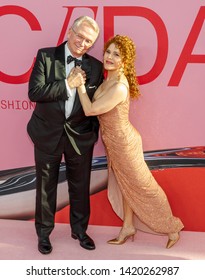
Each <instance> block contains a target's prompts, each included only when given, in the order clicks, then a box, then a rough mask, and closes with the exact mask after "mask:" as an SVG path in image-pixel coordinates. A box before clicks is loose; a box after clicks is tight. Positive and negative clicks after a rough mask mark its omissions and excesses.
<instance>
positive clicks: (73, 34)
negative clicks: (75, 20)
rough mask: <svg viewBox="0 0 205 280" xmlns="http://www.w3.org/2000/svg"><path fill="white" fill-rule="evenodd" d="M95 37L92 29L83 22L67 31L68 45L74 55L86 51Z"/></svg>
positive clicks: (79, 54)
mask: <svg viewBox="0 0 205 280" xmlns="http://www.w3.org/2000/svg"><path fill="white" fill-rule="evenodd" d="M96 39H97V33H96V32H95V31H94V29H93V28H92V27H91V26H90V25H89V24H87V23H86V22H83V23H82V24H81V25H80V26H78V27H74V28H73V27H72V28H70V29H69V31H68V47H69V50H70V52H71V53H72V55H73V56H74V57H80V56H82V55H83V54H84V53H86V52H87V51H88V50H89V49H90V48H91V47H92V45H93V44H94V42H95V40H96Z"/></svg>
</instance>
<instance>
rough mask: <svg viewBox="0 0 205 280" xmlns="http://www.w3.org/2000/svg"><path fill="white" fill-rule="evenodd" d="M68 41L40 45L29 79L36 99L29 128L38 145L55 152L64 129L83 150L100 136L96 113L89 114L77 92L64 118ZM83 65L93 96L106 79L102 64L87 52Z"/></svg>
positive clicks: (76, 148) (87, 87) (83, 151)
mask: <svg viewBox="0 0 205 280" xmlns="http://www.w3.org/2000/svg"><path fill="white" fill-rule="evenodd" d="M65 44H66V42H64V43H63V44H61V45H59V46H58V47H51V48H44V49H40V50H39V51H38V53H37V57H36V61H35V64H34V67H33V70H32V73H31V76H30V81H29V98H30V100H31V101H33V102H36V106H35V109H34V112H33V114H32V116H31V119H30V121H29V123H28V125H27V131H28V134H29V136H30V137H31V139H32V141H33V143H34V144H35V146H36V147H37V148H38V149H40V150H42V151H44V152H46V153H52V152H53V151H54V150H55V148H56V146H57V144H58V143H59V140H60V137H61V136H62V134H63V131H64V129H65V130H66V133H67V135H68V138H69V139H70V141H71V143H72V145H73V147H74V149H75V150H76V152H77V153H79V154H83V153H85V152H86V151H87V149H89V148H90V147H91V146H92V145H93V144H94V143H95V142H96V141H97V137H98V128H99V124H98V121H97V117H86V116H85V114H84V112H83V109H82V106H81V104H80V100H79V97H78V94H77V93H76V97H75V101H74V105H73V109H72V112H71V115H70V117H69V118H68V119H66V118H65V101H66V100H67V99H68V96H67V90H66V85H65V79H66V71H65V50H64V48H65ZM82 69H84V70H85V72H86V77H87V80H86V90H87V93H88V95H89V97H90V99H92V97H93V95H94V93H95V91H96V89H97V87H98V86H99V85H100V84H101V83H102V81H103V66H102V63H101V62H100V61H99V60H97V59H96V58H94V57H92V56H90V55H88V54H84V55H83V58H82Z"/></svg>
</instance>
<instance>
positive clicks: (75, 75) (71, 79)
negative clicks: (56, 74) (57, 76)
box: [67, 66, 86, 88]
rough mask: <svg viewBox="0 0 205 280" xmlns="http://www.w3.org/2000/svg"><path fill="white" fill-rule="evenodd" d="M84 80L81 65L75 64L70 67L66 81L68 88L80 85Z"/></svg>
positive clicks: (84, 74) (84, 76)
mask: <svg viewBox="0 0 205 280" xmlns="http://www.w3.org/2000/svg"><path fill="white" fill-rule="evenodd" d="M85 81H86V73H85V71H84V70H83V69H81V67H79V66H76V67H74V68H72V69H71V71H70V73H69V75H68V77H67V82H68V85H69V87H70V88H78V87H80V86H81V85H84V84H85Z"/></svg>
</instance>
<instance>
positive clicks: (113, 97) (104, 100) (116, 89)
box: [77, 82, 128, 116]
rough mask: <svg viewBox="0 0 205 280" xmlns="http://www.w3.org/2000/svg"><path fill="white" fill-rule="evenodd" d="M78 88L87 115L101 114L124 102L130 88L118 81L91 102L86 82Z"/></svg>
mask: <svg viewBox="0 0 205 280" xmlns="http://www.w3.org/2000/svg"><path fill="white" fill-rule="evenodd" d="M77 89H78V94H79V98H80V102H81V104H82V107H83V110H84V112H85V115H86V116H96V115H101V114H104V113H106V112H108V111H110V110H112V109H113V108H114V107H115V106H117V105H118V104H119V103H121V102H123V101H124V100H125V99H126V97H127V94H128V88H127V87H126V85H125V84H123V83H120V82H119V83H118V82H116V83H115V84H113V86H111V87H110V88H109V89H108V90H107V91H106V92H104V93H103V94H102V95H101V96H100V97H98V98H97V99H96V100H95V101H93V102H91V101H90V99H89V97H88V95H87V92H86V88H85V86H84V84H83V85H81V86H79V87H78V88H77Z"/></svg>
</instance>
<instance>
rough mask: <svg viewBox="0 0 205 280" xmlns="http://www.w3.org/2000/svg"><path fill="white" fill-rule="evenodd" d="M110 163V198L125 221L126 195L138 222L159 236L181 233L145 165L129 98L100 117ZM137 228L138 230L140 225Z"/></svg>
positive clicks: (179, 221) (177, 219) (102, 135)
mask: <svg viewBox="0 0 205 280" xmlns="http://www.w3.org/2000/svg"><path fill="white" fill-rule="evenodd" d="M98 119H99V122H100V131H101V137H102V140H103V142H104V144H105V149H106V155H107V162H108V198H109V201H110V203H111V205H112V207H113V210H114V211H115V212H116V214H117V215H118V216H119V217H120V218H121V219H123V204H122V195H123V197H124V198H125V200H126V201H127V203H128V204H129V206H130V207H131V208H132V210H133V212H134V213H135V215H136V217H137V218H136V217H135V218H136V219H134V222H135V223H136V222H137V221H138V222H140V223H142V225H146V227H148V229H150V230H151V231H153V232H155V233H160V234H167V233H174V232H179V231H180V230H181V229H182V228H183V224H182V222H181V220H180V219H179V218H176V217H174V216H173V214H172V211H171V208H170V205H169V202H168V200H167V196H166V194H165V193H164V191H163V190H162V188H161V187H160V186H159V185H158V183H157V182H156V180H155V178H154V177H153V175H152V173H151V172H150V170H149V168H148V166H147V164H146V162H145V161H144V155H143V149H142V141H141V136H140V134H139V133H138V131H137V130H136V129H135V128H134V127H133V126H132V124H131V123H130V121H129V97H127V99H126V101H125V102H124V103H121V104H118V105H117V106H116V107H115V108H114V109H112V110H111V111H109V112H107V113H105V114H102V115H100V116H99V117H98ZM136 227H138V226H137V225H136Z"/></svg>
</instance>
